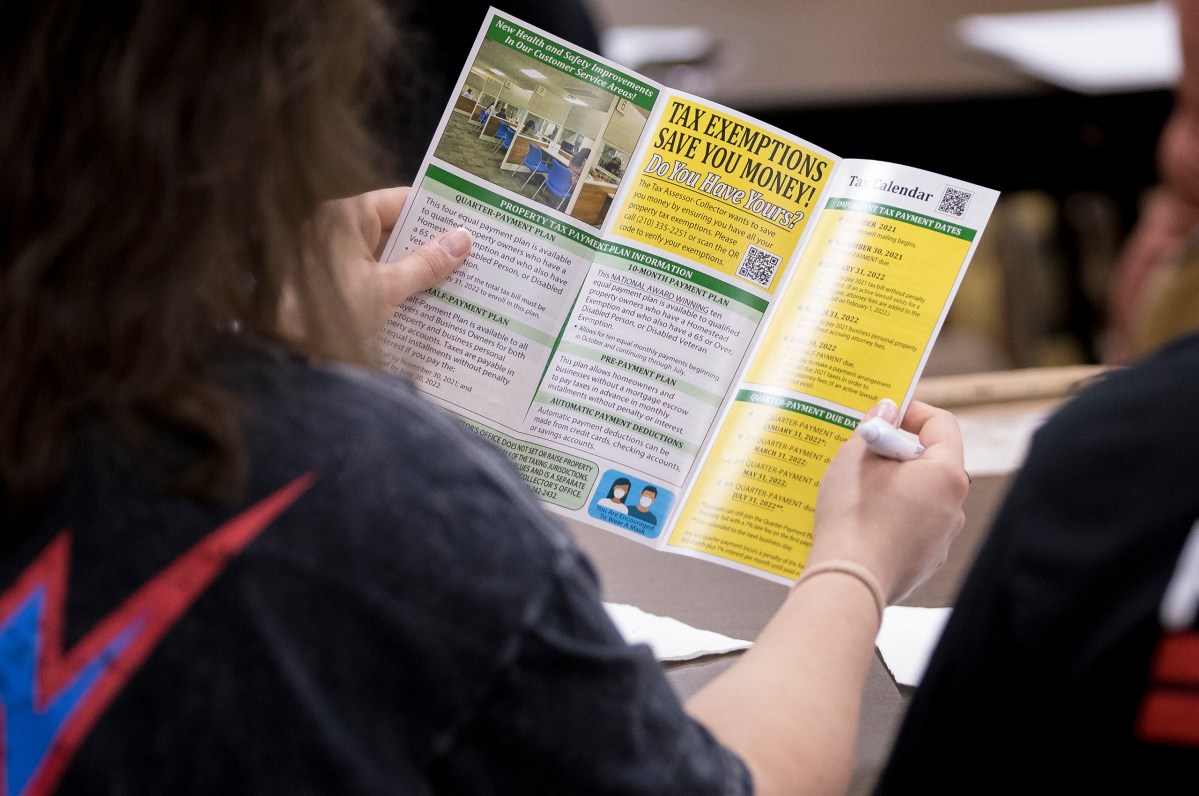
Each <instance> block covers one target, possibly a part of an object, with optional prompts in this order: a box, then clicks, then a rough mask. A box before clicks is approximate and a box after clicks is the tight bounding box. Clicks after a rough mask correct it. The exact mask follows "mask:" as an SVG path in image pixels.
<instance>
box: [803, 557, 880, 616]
mask: <svg viewBox="0 0 1199 796" xmlns="http://www.w3.org/2000/svg"><path fill="white" fill-rule="evenodd" d="M829 572H839V573H841V574H842V575H849V576H850V577H852V578H856V579H857V580H858V581H859V582H860V583H861V584H862V585H863V586H865V587H866V588H867V589H868V590H869V591H870V595H871V596H872V597H874V605H875V607H876V608H878V621H879V624H880V625H881V624H882V621H883V609H885V608H886V607H887V596H886V594H884V593H883V587H882V584H881V583H879V582H878V578H876V577H875V576H874V573H873V572H871V571H870V570H868V569H866V567H864V566H862V565H861V564H859V563H857V562H855V561H849V560H847V559H843V558H835V559H832V560H831V561H821V562H820V563H819V564H814V565H812V566H810V567H804V571H803V573H802V574H801V575H800V576H799V580H797V581H795V585H794V586H792V587H791V588H792V589H798V588H799V584H801V583H803V582H804V581H805V580H811V579H812V578H814V577H816V576H817V575H824V574H826V573H829Z"/></svg>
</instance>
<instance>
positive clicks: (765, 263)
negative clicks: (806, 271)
mask: <svg viewBox="0 0 1199 796" xmlns="http://www.w3.org/2000/svg"><path fill="white" fill-rule="evenodd" d="M780 262H782V258H781V257H779V256H778V255H777V254H771V253H770V252H768V251H766V250H765V249H759V248H758V247H757V246H754V245H753V244H752V243H751V244H750V245H749V246H748V247H746V249H745V256H744V257H742V258H741V265H739V266H737V276H739V277H742V278H743V279H748V280H749V281H750V282H753V283H754V284H755V285H760V286H761V287H770V283H771V282H773V281H774V272H775V271H777V270H778V269H779V263H780Z"/></svg>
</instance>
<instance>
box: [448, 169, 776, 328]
mask: <svg viewBox="0 0 1199 796" xmlns="http://www.w3.org/2000/svg"><path fill="white" fill-rule="evenodd" d="M425 178H426V179H430V180H433V181H435V182H439V183H441V184H442V185H445V186H447V187H449V188H451V189H453V190H455V191H457V192H458V193H460V194H463V195H465V196H466V197H468V198H469V199H473V200H475V201H476V202H478V203H479V205H480V206H478V207H472V206H471V204H470V203H469V202H465V201H464V202H460V204H462V205H463V206H464V207H468V208H472V209H474V210H476V211H479V212H482V213H485V214H486V215H488V216H489V217H491V218H495V219H497V220H499V221H508V222H509V223H511V224H513V225H514V226H516V227H518V228H520V229H523V230H525V231H526V232H531V233H532V234H535V235H538V237H542V238H547V239H549V240H551V241H552V240H553V239H554V235H561V236H563V237H565V238H567V239H569V240H572V241H574V242H575V243H578V244H579V245H581V246H584V247H586V248H588V249H590V250H591V251H593V252H602V253H603V254H610V255H613V256H615V257H619V258H621V259H622V260H625V261H627V262H629V263H631V264H633V265H638V266H643V267H645V268H649V269H652V270H653V271H655V272H661V273H663V274H667V275H669V276H671V277H674V278H676V279H679V280H682V281H684V282H689V283H691V284H693V285H698V286H699V287H702V288H704V289H705V290H709V291H711V292H712V293H716V294H718V295H721V296H725V297H727V298H729V299H731V300H733V301H736V302H737V303H738V304H744V305H745V306H747V307H749V308H751V309H753V310H756V311H758V312H765V311H766V308H767V307H768V306H770V304H769V302H768V301H766V299H764V298H761V297H759V296H755V295H754V294H753V293H750V292H749V291H746V290H742V289H741V288H739V287H737V286H735V285H729V284H726V283H724V282H722V281H720V280H719V279H715V278H713V277H711V276H708V275H707V274H705V273H701V272H700V271H697V270H695V269H694V268H691V267H689V266H686V265H682V264H680V263H676V262H674V261H673V260H667V259H665V258H663V257H657V256H655V255H652V254H648V253H647V252H643V251H639V250H637V249H632V248H629V247H628V246H622V245H620V244H617V243H608V242H607V241H604V240H601V239H600V238H597V237H596V236H595V235H592V234H591V233H590V232H586V231H585V230H582V229H579V228H578V227H575V226H572V225H570V224H564V223H562V222H561V221H559V220H558V219H556V218H552V217H551V216H548V215H546V214H545V213H542V212H540V211H538V210H534V209H533V208H531V207H527V206H525V205H522V204H520V203H518V202H514V201H512V200H511V199H508V198H506V197H503V196H500V195H499V194H497V193H494V192H493V191H489V190H488V189H486V188H484V187H483V186H481V185H478V184H476V183H474V182H471V181H469V180H465V179H463V178H461V177H459V176H458V175H456V174H451V173H450V172H448V171H446V170H445V169H443V168H440V167H439V166H436V165H432V164H431V165H430V166H429V170H428V171H427V172H426V173H425ZM497 211H499V212H497ZM501 214H507V217H505V216H504V215H501ZM547 233H552V234H547ZM699 297H700V298H703V296H702V295H701V296H699Z"/></svg>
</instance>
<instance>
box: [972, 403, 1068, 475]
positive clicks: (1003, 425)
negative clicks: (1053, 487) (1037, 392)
mask: <svg viewBox="0 0 1199 796" xmlns="http://www.w3.org/2000/svg"><path fill="white" fill-rule="evenodd" d="M1051 411H1052V410H1051V409H1047V408H1043V407H1042V408H1037V409H1029V410H1024V411H1012V412H1003V413H996V414H988V415H959V416H958V418H957V420H958V426H959V428H961V431H962V445H963V447H964V449H965V454H966V461H965V465H966V472H968V473H970V475H972V476H977V475H1005V474H1007V473H1014V472H1015V471H1016V470H1018V469H1020V465H1021V464H1023V463H1024V457H1025V455H1027V453H1028V446H1029V443H1030V442H1031V441H1032V435H1033V433H1034V432H1035V431H1036V430H1037V429H1038V428H1040V427H1041V424H1042V423H1044V422H1045V421H1046V420H1047V419H1048V418H1049V415H1050V413H1051Z"/></svg>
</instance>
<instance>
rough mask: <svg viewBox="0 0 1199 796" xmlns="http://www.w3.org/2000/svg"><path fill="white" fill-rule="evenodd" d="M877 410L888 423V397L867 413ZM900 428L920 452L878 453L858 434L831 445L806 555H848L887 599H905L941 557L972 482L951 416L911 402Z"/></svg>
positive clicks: (961, 520) (813, 559)
mask: <svg viewBox="0 0 1199 796" xmlns="http://www.w3.org/2000/svg"><path fill="white" fill-rule="evenodd" d="M875 414H882V415H883V416H884V417H886V418H887V419H888V420H889V421H891V422H894V419H895V415H896V409H895V404H894V402H891V401H884V402H881V403H880V405H879V406H876V407H875V408H874V409H872V410H871V412H870V414H868V415H867V417H870V416H873V415H875ZM903 427H904V428H905V429H906V430H907V431H911V432H913V433H915V434H918V435H919V437H920V441H921V443H923V444H924V446H925V451H924V453H923V454H922V455H921V456H920V458H918V459H914V460H912V461H905V462H898V461H893V460H890V459H884V458H882V457H881V456H877V455H875V454H873V453H871V452H870V451H869V450H867V448H866V443H865V442H864V441H863V440H862V439H861V438H860V437H859V436H858V435H857V434H853V435H851V436H850V437H849V439H847V440H846V441H845V443H844V444H843V445H842V446H841V448H840V449H839V450H838V451H837V455H836V456H834V457H833V461H832V462H831V463H830V464H829V466H828V469H827V470H825V473H824V477H823V478H822V479H821V483H820V492H819V495H818V497H817V500H816V520H815V523H816V526H815V541H814V542H813V545H812V552H811V555H810V556H809V557H808V563H809V564H815V563H817V562H819V561H826V560H830V559H847V560H849V561H854V562H856V563H858V564H861V565H863V566H865V567H866V568H867V569H869V570H870V571H871V572H872V573H874V575H875V577H877V578H878V580H879V583H880V584H881V585H882V587H883V591H884V592H885V593H886V595H887V602H888V603H893V602H896V601H897V600H900V599H903V598H904V597H905V596H907V595H908V594H910V593H911V592H912V590H913V589H915V588H916V587H917V586H919V585H920V584H921V583H923V582H924V581H925V580H927V579H928V577H929V576H930V575H932V574H933V573H934V572H935V571H936V570H937V569H938V568H939V567H940V566H941V565H942V564H944V563H945V561H946V559H947V558H948V556H949V544H950V542H952V541H953V539H954V537H955V536H957V534H958V533H959V532H960V531H961V530H962V526H963V525H964V524H965V521H966V518H965V514H964V513H963V511H962V503H963V501H964V500H965V499H966V492H967V491H968V490H969V485H970V479H969V476H967V475H966V470H965V468H964V467H963V465H962V461H963V458H962V455H963V454H962V435H961V430H960V429H959V428H958V423H957V420H956V419H955V418H954V417H953V415H951V414H950V413H949V412H946V411H945V410H943V409H937V408H935V407H932V406H929V405H928V404H925V403H921V402H919V401H913V402H912V403H911V404H910V405H909V406H908V412H907V416H906V417H905V418H904V423H903Z"/></svg>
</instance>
